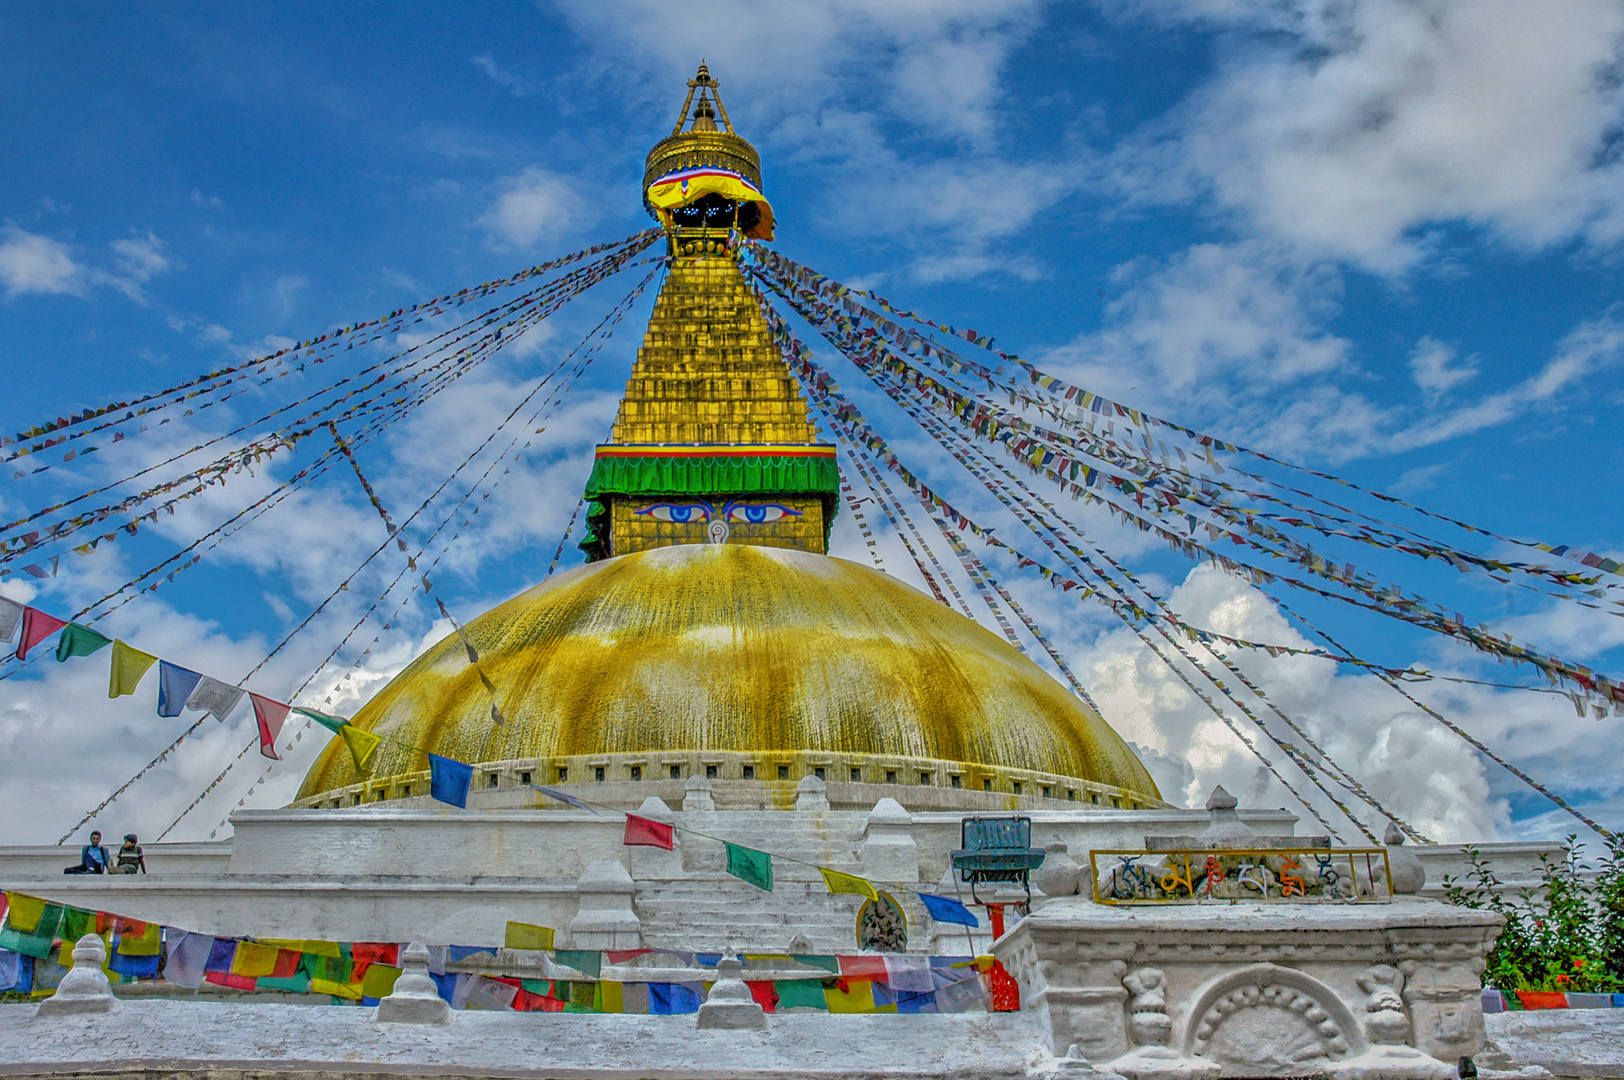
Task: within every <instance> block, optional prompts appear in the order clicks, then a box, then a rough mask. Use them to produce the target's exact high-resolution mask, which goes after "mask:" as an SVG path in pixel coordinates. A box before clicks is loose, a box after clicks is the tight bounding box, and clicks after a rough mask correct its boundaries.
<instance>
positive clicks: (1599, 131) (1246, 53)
mask: <svg viewBox="0 0 1624 1080" xmlns="http://www.w3.org/2000/svg"><path fill="white" fill-rule="evenodd" d="M1111 6H1114V7H1116V8H1118V9H1121V10H1127V11H1132V12H1136V13H1146V12H1149V13H1152V14H1154V15H1156V16H1158V17H1160V18H1164V19H1168V20H1178V21H1195V22H1199V23H1207V24H1213V23H1217V24H1219V25H1221V26H1224V27H1226V28H1230V29H1235V30H1240V31H1242V32H1249V33H1250V34H1251V35H1252V36H1249V37H1246V38H1244V39H1243V41H1244V44H1240V45H1234V46H1233V47H1231V48H1229V49H1228V51H1227V52H1226V53H1225V54H1224V55H1223V57H1222V59H1221V61H1220V64H1219V68H1218V73H1217V75H1216V76H1215V77H1214V78H1213V80H1212V81H1211V82H1210V83H1209V84H1208V85H1207V86H1205V87H1203V88H1202V89H1201V90H1200V91H1198V92H1197V93H1196V94H1195V95H1194V96H1193V97H1192V99H1191V100H1190V101H1188V102H1187V103H1186V104H1185V105H1184V106H1183V107H1182V108H1181V109H1179V110H1177V111H1176V112H1175V114H1174V115H1173V116H1172V117H1170V118H1169V119H1168V120H1166V121H1165V122H1164V123H1163V124H1161V125H1159V127H1158V129H1157V130H1155V131H1151V132H1147V133H1146V134H1145V136H1144V137H1143V138H1141V139H1139V140H1136V141H1135V142H1134V143H1132V144H1131V145H1129V146H1126V147H1124V148H1123V149H1122V150H1121V152H1120V154H1119V157H1118V160H1117V162H1116V166H1117V174H1116V175H1117V181H1118V183H1119V185H1121V187H1122V188H1124V189H1125V190H1128V191H1129V192H1131V193H1132V194H1135V195H1137V196H1140V197H1145V198H1152V199H1161V198H1172V199H1175V200H1178V201H1184V200H1186V199H1188V198H1189V197H1190V195H1191V193H1192V192H1193V191H1195V190H1199V189H1202V188H1204V189H1206V190H1208V191H1210V193H1211V195H1212V196H1213V197H1214V199H1215V200H1216V202H1217V204H1218V205H1219V206H1220V207H1222V208H1224V209H1226V210H1228V211H1232V212H1234V213H1235V214H1237V215H1238V216H1239V217H1240V218H1241V219H1242V220H1243V221H1244V222H1246V223H1247V224H1248V225H1249V226H1250V227H1251V228H1254V229H1256V230H1259V231H1261V232H1262V233H1264V234H1266V235H1269V236H1273V237H1276V238H1278V239H1281V240H1283V241H1286V242H1288V243H1291V244H1293V245H1297V246H1300V247H1301V248H1303V249H1304V250H1305V251H1307V252H1309V253H1311V254H1321V255H1329V256H1332V257H1336V258H1341V259H1347V260H1351V261H1353V262H1357V263H1359V264H1362V265H1363V266H1365V267H1368V268H1370V269H1372V270H1375V271H1378V272H1382V273H1392V272H1398V271H1402V270H1405V269H1406V268H1408V267H1411V266H1413V265H1415V263H1416V262H1417V261H1418V260H1420V259H1422V258H1423V257H1424V256H1425V255H1426V254H1427V252H1428V249H1429V244H1430V240H1429V236H1428V229H1429V228H1431V227H1432V226H1434V225H1438V224H1442V223H1448V222H1463V223H1467V224H1469V225H1473V226H1478V227H1481V228H1483V229H1486V230H1488V231H1489V232H1490V234H1491V235H1493V236H1495V237H1497V238H1499V239H1500V240H1502V241H1504V242H1506V243H1508V244H1511V245H1514V246H1516V247H1520V248H1525V249H1537V248H1541V247H1545V246H1548V245H1550V244H1554V243H1559V242H1562V241H1565V240H1568V239H1570V238H1575V237H1577V238H1580V239H1584V240H1587V241H1590V242H1593V243H1597V244H1604V245H1610V244H1612V243H1614V242H1615V241H1616V240H1617V239H1618V238H1619V236H1620V235H1621V234H1624V194H1621V193H1624V164H1621V163H1620V162H1619V160H1617V158H1616V156H1615V155H1611V154H1609V152H1608V151H1609V147H1610V145H1611V143H1612V140H1613V139H1614V138H1615V136H1616V132H1617V130H1618V127H1619V124H1620V121H1621V119H1624V83H1621V81H1620V80H1618V79H1617V78H1614V77H1610V76H1609V74H1608V73H1609V71H1611V70H1613V69H1614V68H1615V67H1616V65H1617V64H1618V63H1619V61H1620V49H1621V44H1624V7H1621V6H1620V5H1619V4H1617V3H1616V2H1614V0H1568V2H1564V3H1560V4H1485V3H1481V2H1478V0H1420V2H1410V0H1280V2H1273V0H1271V2H1266V3H1265V2H1240V0H1233V2H1222V0H1136V2H1130V3H1119V4H1113V5H1111Z"/></svg>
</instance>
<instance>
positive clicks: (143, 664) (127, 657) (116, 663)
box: [107, 639, 158, 697]
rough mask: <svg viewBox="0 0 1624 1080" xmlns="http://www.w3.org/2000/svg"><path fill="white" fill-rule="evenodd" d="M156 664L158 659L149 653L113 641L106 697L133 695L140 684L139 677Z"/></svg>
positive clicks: (115, 640)
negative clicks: (111, 667)
mask: <svg viewBox="0 0 1624 1080" xmlns="http://www.w3.org/2000/svg"><path fill="white" fill-rule="evenodd" d="M157 662H158V658H157V657H156V656H153V655H152V654H151V653H145V652H142V651H141V650H140V649H137V648H135V647H134V646H133V645H126V644H124V642H122V641H119V640H117V639H114V641H113V669H112V671H111V672H109V677H108V680H107V696H108V697H123V696H124V695H125V694H133V693H135V688H136V685H137V684H139V683H140V682H141V676H143V675H145V674H146V673H147V668H149V667H151V666H152V665H153V664H155V663H157Z"/></svg>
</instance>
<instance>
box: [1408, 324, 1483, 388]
mask: <svg viewBox="0 0 1624 1080" xmlns="http://www.w3.org/2000/svg"><path fill="white" fill-rule="evenodd" d="M1457 361H1459V362H1458V363H1457ZM1477 363H1478V358H1477V357H1476V356H1468V357H1467V358H1466V359H1464V360H1461V359H1460V357H1459V355H1458V354H1457V353H1456V351H1455V349H1454V348H1453V347H1452V346H1449V345H1445V344H1444V343H1443V342H1441V341H1439V340H1438V339H1437V338H1433V337H1424V338H1422V339H1421V340H1420V341H1418V342H1416V343H1415V349H1414V350H1413V351H1412V352H1411V353H1410V373H1411V374H1412V375H1413V376H1414V377H1415V384H1416V385H1417V386H1419V387H1420V388H1421V389H1422V391H1423V392H1425V393H1426V395H1427V397H1428V399H1429V400H1433V401H1436V400H1437V399H1438V398H1440V397H1442V396H1443V395H1444V394H1447V393H1448V392H1449V391H1451V390H1453V389H1454V388H1455V387H1457V386H1459V385H1460V384H1462V383H1466V382H1470V381H1472V380H1473V379H1475V378H1477Z"/></svg>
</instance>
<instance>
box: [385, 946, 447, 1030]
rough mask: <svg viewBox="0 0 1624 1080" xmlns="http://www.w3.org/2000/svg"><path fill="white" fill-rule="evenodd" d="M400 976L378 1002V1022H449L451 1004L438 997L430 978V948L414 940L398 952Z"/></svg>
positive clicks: (437, 991) (438, 994)
mask: <svg viewBox="0 0 1624 1080" xmlns="http://www.w3.org/2000/svg"><path fill="white" fill-rule="evenodd" d="M400 966H401V972H400V977H399V978H398V979H396V980H395V988H394V989H393V990H392V991H390V993H389V995H388V996H387V997H385V998H384V999H383V1000H381V1001H379V1002H378V1014H377V1019H378V1021H379V1023H386V1024H387V1023H398V1024H448V1023H450V1022H451V1006H450V1005H449V1004H447V1003H446V1001H445V999H444V998H442V997H440V991H439V988H438V987H436V986H435V985H434V980H433V979H431V978H429V950H428V946H426V945H424V944H423V943H422V942H421V941H414V942H412V943H411V944H410V945H408V946H406V948H405V950H404V951H403V952H402V953H401V954H400Z"/></svg>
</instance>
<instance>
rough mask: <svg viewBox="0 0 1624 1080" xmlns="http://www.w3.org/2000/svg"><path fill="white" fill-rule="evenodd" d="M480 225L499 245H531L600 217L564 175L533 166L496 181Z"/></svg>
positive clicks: (561, 234) (555, 236)
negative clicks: (491, 197) (489, 204)
mask: <svg viewBox="0 0 1624 1080" xmlns="http://www.w3.org/2000/svg"><path fill="white" fill-rule="evenodd" d="M497 188H498V194H497V196H496V199H495V200H494V201H493V202H492V203H491V206H490V209H488V210H487V211H486V212H485V214H484V216H483V217H481V218H480V219H479V223H480V225H481V226H482V227H483V228H484V229H485V234H486V236H487V238H488V239H489V240H490V243H491V244H492V245H493V246H494V247H497V248H518V249H521V250H523V249H528V248H533V247H536V246H537V245H539V244H542V243H544V242H549V241H553V240H556V239H558V238H559V237H562V236H567V235H569V234H571V233H573V232H576V231H577V230H579V229H581V228H583V227H585V226H587V225H590V224H592V222H593V221H595V220H596V219H597V214H596V212H595V211H594V210H593V209H592V206H591V204H590V203H588V202H587V201H586V200H585V199H583V198H582V197H581V196H580V195H579V194H578V193H577V192H576V191H575V189H574V188H573V187H571V186H570V184H569V182H568V181H567V180H565V179H564V178H563V177H561V176H558V175H556V174H554V173H551V172H549V171H547V170H546V169H543V168H540V167H536V166H532V167H531V168H528V169H526V170H524V171H523V172H521V173H519V174H518V175H517V176H510V177H508V178H506V179H504V180H502V181H501V182H499V183H498V185H497Z"/></svg>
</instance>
